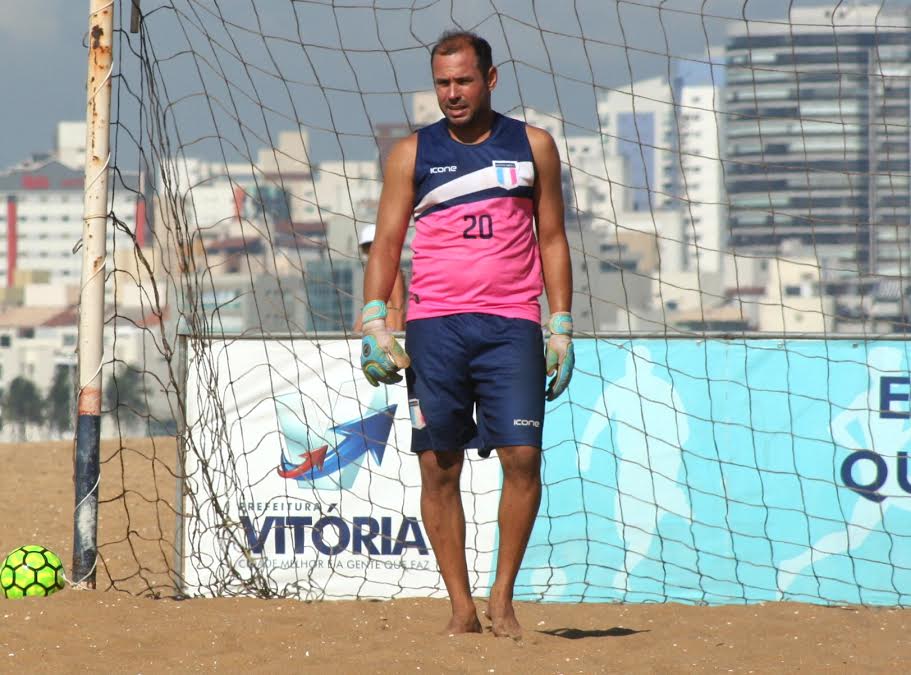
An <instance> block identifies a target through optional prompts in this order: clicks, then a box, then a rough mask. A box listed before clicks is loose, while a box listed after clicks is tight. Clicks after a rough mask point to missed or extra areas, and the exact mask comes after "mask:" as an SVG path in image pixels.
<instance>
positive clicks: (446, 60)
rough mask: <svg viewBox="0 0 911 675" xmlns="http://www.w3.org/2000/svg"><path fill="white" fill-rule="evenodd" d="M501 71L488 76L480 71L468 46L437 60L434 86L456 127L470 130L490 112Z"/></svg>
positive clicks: (444, 108) (493, 71)
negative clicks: (474, 123) (482, 116)
mask: <svg viewBox="0 0 911 675" xmlns="http://www.w3.org/2000/svg"><path fill="white" fill-rule="evenodd" d="M496 82H497V70H496V68H491V69H490V72H489V73H487V75H486V76H485V75H484V74H483V73H481V71H480V70H479V69H478V60H477V56H476V55H475V53H474V50H473V49H472V48H471V47H469V46H466V47H464V48H463V49H460V50H459V51H457V52H456V53H455V54H447V55H443V54H437V55H436V56H434V57H433V84H434V88H435V89H436V93H437V102H438V103H439V104H440V110H441V111H442V112H443V115H445V116H446V119H447V120H448V121H449V124H451V125H452V126H454V127H465V126H470V125H471V124H472V123H473V122H475V121H476V120H477V119H478V114H479V113H483V112H486V111H488V110H490V92H491V91H492V90H493V88H494V86H496Z"/></svg>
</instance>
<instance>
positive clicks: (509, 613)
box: [484, 593, 522, 640]
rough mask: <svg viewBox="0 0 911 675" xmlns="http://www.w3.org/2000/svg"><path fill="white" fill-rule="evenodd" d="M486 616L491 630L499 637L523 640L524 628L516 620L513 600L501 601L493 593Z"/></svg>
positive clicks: (485, 612)
mask: <svg viewBox="0 0 911 675" xmlns="http://www.w3.org/2000/svg"><path fill="white" fill-rule="evenodd" d="M484 615H485V616H486V617H487V618H488V619H490V623H491V627H490V630H491V631H492V632H493V634H494V635H496V636H497V637H508V638H512V639H513V640H521V639H522V626H521V625H519V620H518V619H517V618H516V612H515V610H514V609H513V606H512V601H511V600H499V599H497V598H496V597H495V596H494V595H493V593H491V596H490V601H489V602H488V603H487V609H486V610H485V611H484Z"/></svg>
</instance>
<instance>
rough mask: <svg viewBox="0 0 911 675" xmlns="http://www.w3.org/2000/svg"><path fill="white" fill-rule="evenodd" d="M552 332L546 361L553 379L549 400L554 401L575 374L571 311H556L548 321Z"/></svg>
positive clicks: (550, 385) (548, 340) (548, 342)
mask: <svg viewBox="0 0 911 675" xmlns="http://www.w3.org/2000/svg"><path fill="white" fill-rule="evenodd" d="M547 330H548V332H549V333H550V335H549V337H548V338H547V351H546V352H545V356H544V361H545V364H546V367H547V376H548V377H550V376H551V375H553V379H552V380H551V381H550V384H549V385H548V386H547V400H548V401H553V400H554V399H555V398H557V397H558V396H559V395H560V394H562V393H563V391H564V390H565V389H566V387H568V386H569V381H570V379H571V378H572V376H573V366H575V364H576V356H575V353H574V352H573V317H572V315H570V313H569V312H554V313H553V314H551V315H550V321H548V322H547Z"/></svg>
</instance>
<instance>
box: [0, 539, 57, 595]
mask: <svg viewBox="0 0 911 675" xmlns="http://www.w3.org/2000/svg"><path fill="white" fill-rule="evenodd" d="M64 585H65V580H64V576H63V563H62V562H60V558H58V557H57V555H56V554H55V553H54V552H53V551H49V550H48V549H46V548H44V546H20V547H19V548H17V549H16V550H15V551H13V552H12V553H10V554H9V555H8V556H6V560H4V561H3V567H0V592H2V593H3V595H4V596H6V597H7V598H24V597H26V596H39V597H40V596H44V595H50V594H51V593H55V592H57V591H59V590H60V589H61V588H63V587H64Z"/></svg>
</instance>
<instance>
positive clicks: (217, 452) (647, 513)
mask: <svg viewBox="0 0 911 675" xmlns="http://www.w3.org/2000/svg"><path fill="white" fill-rule="evenodd" d="M896 4H897V3H896ZM118 5H119V7H118V9H119V12H118V16H119V17H120V20H121V21H122V22H123V26H124V27H123V28H122V29H120V30H118V32H117V36H116V41H115V45H116V51H117V58H116V64H117V65H116V68H117V73H116V79H115V82H114V117H113V119H114V120H115V122H114V124H113V125H112V127H111V133H112V148H113V160H112V166H113V176H114V181H113V185H114V187H113V190H114V193H115V195H116V196H117V199H118V200H119V201H116V200H112V203H115V204H123V203H126V204H128V205H129V207H128V208H127V207H121V210H120V211H118V210H117V209H115V210H114V212H113V213H112V219H113V223H114V226H115V230H116V231H115V237H114V245H113V250H112V251H110V261H111V264H109V267H108V270H109V282H110V283H109V288H110V291H109V294H108V296H109V297H108V299H109V311H108V316H109V319H108V327H109V329H110V332H109V334H110V335H111V336H112V338H111V340H112V343H111V344H110V345H109V346H110V349H109V350H108V351H107V354H109V355H111V356H110V359H109V361H108V362H107V363H106V364H105V372H106V373H107V374H109V377H110V379H109V380H106V402H107V413H108V414H107V416H106V422H105V433H106V435H113V436H116V437H118V438H120V439H121V442H120V443H119V444H117V448H116V449H115V450H111V451H110V452H109V453H108V454H107V455H106V457H105V458H104V460H105V461H104V466H103V474H104V476H103V486H105V490H106V491H107V492H106V493H104V494H106V495H107V496H106V497H105V498H104V499H103V503H102V514H104V513H105V510H107V512H108V513H110V514H112V515H111V519H110V522H111V523H116V525H111V526H110V529H109V530H107V531H106V530H105V529H104V527H105V525H104V523H105V522H108V521H103V529H102V531H101V532H100V534H99V544H100V546H99V551H100V556H101V561H102V567H103V568H104V569H113V568H111V567H110V564H111V561H113V560H117V561H119V563H118V567H117V569H118V570H123V572H116V573H114V572H110V573H109V574H108V581H109V583H110V585H111V586H113V587H115V588H118V589H125V590H130V591H131V592H152V593H178V592H191V593H202V594H218V595H225V594H238V593H252V594H257V595H265V596H270V595H285V594H289V595H297V596H302V597H347V596H355V597H374V596H382V597H389V596H392V597H394V596H396V595H403V594H404V595H409V594H437V595H440V594H442V593H443V589H442V586H441V584H440V581H439V579H438V577H437V576H436V575H435V573H434V572H433V570H429V569H428V570H423V569H421V568H420V563H421V561H422V560H424V559H425V558H426V551H423V550H422V546H423V545H424V544H426V543H427V542H426V541H425V534H424V532H423V530H422V529H421V526H420V523H419V522H418V521H419V518H418V515H419V514H418V513H417V510H416V507H415V506H414V505H415V504H416V502H415V499H416V495H417V493H418V491H419V480H418V479H417V476H416V474H414V467H413V466H412V464H413V460H410V461H411V464H409V458H408V457H407V438H405V437H404V436H405V434H404V433H403V432H402V431H401V429H402V428H403V427H402V426H401V425H398V424H395V425H393V426H392V428H391V430H390V429H389V428H388V426H387V428H385V429H383V430H382V431H380V432H376V433H378V434H379V435H380V436H383V434H385V436H383V438H384V439H388V443H387V446H386V453H387V454H386V457H385V458H383V456H382V451H381V450H378V449H376V448H374V447H373V446H371V445H370V443H369V442H368V443H367V445H366V448H365V450H364V452H363V458H362V459H359V460H358V461H356V462H352V463H351V466H355V467H357V468H359V469H360V471H361V473H360V474H359V476H360V477H358V476H354V477H351V476H348V478H346V477H345V475H344V470H343V469H344V466H348V465H343V460H341V459H337V460H336V461H337V462H338V466H337V467H336V468H337V469H338V471H337V472H336V473H337V475H336V476H335V477H334V478H333V477H332V476H329V475H328V472H327V473H326V475H325V476H323V477H322V478H320V480H323V483H320V484H318V485H316V484H310V485H307V484H306V481H302V480H301V479H300V475H298V477H297V478H295V477H291V478H288V477H287V476H281V472H284V474H289V473H293V471H294V469H295V468H297V469H299V470H301V471H302V472H303V473H304V474H305V475H306V476H309V480H311V481H316V478H315V476H316V473H314V468H313V467H314V466H316V464H317V463H318V460H319V458H318V457H317V456H316V455H312V454H311V453H313V452H314V451H317V450H319V448H320V447H321V446H323V445H325V446H326V447H328V448H330V451H329V453H330V454H329V456H330V457H333V456H334V457H341V455H340V454H337V455H332V449H333V448H337V447H341V445H342V444H343V442H344V441H345V439H346V438H348V437H349V436H352V435H354V436H357V435H360V436H361V437H363V438H366V439H367V440H368V441H370V440H371V434H372V433H374V431H371V430H374V427H368V426H365V425H367V424H368V422H367V420H374V421H373V422H370V424H379V422H376V420H377V419H379V420H380V421H381V420H382V417H383V415H384V414H385V415H386V416H391V417H392V418H395V419H404V418H407V410H406V409H405V407H406V404H405V403H404V402H401V401H399V402H398V403H397V402H396V401H397V399H395V395H394V394H388V393H382V394H377V393H374V392H370V391H367V390H368V389H369V388H368V387H366V386H365V384H364V383H363V381H362V379H360V377H359V368H358V365H357V343H356V342H355V343H354V347H353V349H354V354H353V355H352V354H351V353H350V352H349V349H351V348H352V347H350V345H348V343H346V342H344V340H343V339H344V338H349V337H356V334H355V333H354V332H353V330H352V327H353V324H354V320H355V317H356V314H357V313H358V311H359V308H360V306H361V303H362V297H361V291H360V289H361V286H362V280H363V270H364V260H363V257H362V256H361V254H360V253H359V249H358V243H359V238H360V237H361V235H362V234H363V233H364V232H365V229H366V227H367V226H368V225H369V224H371V223H373V222H374V219H375V216H376V209H377V202H378V197H379V194H380V190H381V186H382V161H383V159H384V158H385V156H386V155H387V154H388V152H389V149H390V148H391V147H392V145H393V144H394V143H395V142H396V140H397V139H399V138H401V137H402V136H405V135H407V134H409V133H411V131H413V130H414V129H416V128H418V127H420V126H422V125H424V124H427V123H430V122H432V121H435V120H436V119H437V118H438V116H439V110H438V107H437V104H436V101H435V97H434V95H433V93H432V92H431V91H428V89H429V85H430V74H429V50H430V48H431V46H432V45H433V43H434V42H435V40H436V39H437V38H438V36H439V34H440V33H441V32H442V30H444V29H447V28H462V29H468V30H473V31H477V32H479V33H480V34H481V35H483V36H484V37H485V38H487V39H488V40H489V41H490V42H491V44H492V47H493V53H494V61H495V64H496V65H497V66H498V69H499V83H498V87H497V89H496V92H495V95H494V105H495V107H496V109H498V110H499V111H501V112H503V113H505V114H508V115H511V116H513V117H517V118H520V119H524V120H526V121H527V122H528V123H530V124H534V125H536V126H540V127H542V128H544V129H546V130H547V131H548V132H550V133H551V135H552V136H553V137H554V138H555V140H556V143H557V147H558V149H559V152H560V156H561V160H562V163H563V180H564V195H565V199H566V226H567V234H568V237H569V242H570V248H571V252H572V258H573V272H574V318H575V327H576V333H577V335H578V336H580V337H581V338H583V339H581V340H579V343H580V351H581V352H583V353H582V354H581V355H580V359H579V369H578V371H577V373H576V376H575V379H574V381H573V386H572V387H571V389H570V393H569V395H567V396H565V397H564V398H563V399H560V400H558V401H557V403H556V404H555V405H554V407H552V408H550V409H549V413H548V428H549V429H553V430H554V431H553V432H551V433H549V434H547V435H546V436H545V441H546V443H545V444H546V445H547V447H545V470H544V478H545V493H544V502H543V504H542V512H541V513H542V517H541V518H540V519H539V522H538V525H537V526H536V529H535V532H534V533H533V536H532V541H531V544H530V548H529V554H528V557H527V559H526V568H525V570H526V571H523V574H522V575H520V579H519V586H518V587H517V591H518V593H519V596H520V597H525V598H533V599H542V598H543V599H571V600H650V601H668V600H677V601H693V602H726V601H728V602H729V601H733V602H742V601H755V600H763V599H777V598H781V597H792V598H797V599H803V600H808V601H814V602H873V603H878V602H886V603H891V604H901V603H902V602H903V599H904V597H906V596H905V593H906V589H907V580H908V575H909V570H908V567H907V563H906V562H905V563H902V562H901V561H902V560H905V561H907V560H908V559H909V558H908V556H907V555H904V554H905V552H906V551H907V549H908V547H909V544H911V540H909V534H911V533H909V532H908V528H907V524H906V523H903V518H902V516H901V514H902V513H903V510H902V507H901V505H902V504H903V503H904V501H906V500H907V495H908V493H911V490H909V489H907V487H908V479H907V477H906V472H905V470H906V468H907V466H906V459H905V455H903V454H902V453H903V450H902V448H903V446H902V445H901V443H902V441H903V439H904V433H905V432H904V424H905V423H904V422H903V421H902V420H904V419H906V418H907V412H906V411H907V408H908V406H907V401H908V395H907V389H906V387H907V380H906V379H903V378H904V375H903V373H905V372H906V371H907V358H906V354H905V350H904V346H903V344H904V343H902V342H901V341H900V340H897V339H895V340H891V341H890V340H882V339H881V337H880V336H883V335H886V334H892V333H903V332H905V327H906V325H907V321H908V313H907V300H906V298H907V283H906V280H905V276H906V273H907V269H908V264H909V262H911V261H909V255H911V252H909V243H908V222H909V216H911V203H909V190H908V180H909V144H911V143H909V142H911V138H909V129H908V119H909V117H908V112H909V105H911V96H909V66H908V63H909V50H911V47H909V44H911V42H909V39H908V38H909V37H911V35H909V32H911V31H909V27H908V23H907V15H906V13H905V11H904V10H903V9H901V7H890V6H888V3H879V4H876V5H859V4H852V3H845V2H841V1H835V0H832V1H830V2H823V3H814V4H813V5H808V6H806V7H801V6H798V5H799V3H794V2H789V3H786V2H768V1H767V0H763V2H759V1H750V0H738V1H736V2H734V1H731V2H725V1H723V0H719V1H718V2H712V3H708V2H696V1H695V0H693V1H692V2H688V1H684V0H680V1H679V2H670V1H661V2H658V1H657V0H654V1H653V0H643V1H640V2H633V1H625V0H611V1H609V2H605V1H604V0H574V2H573V3H571V4H570V3H543V2H531V1H528V0H511V1H506V0H488V1H480V0H479V1H478V2H462V1H460V2H428V3H423V4H421V3H404V2H401V0H389V1H384V0H364V1H363V2H358V1H354V0H350V1H348V2H335V1H329V0H325V1H316V0H314V1H304V0H296V1H288V2H274V3H254V2H252V1H243V2H241V1H238V2H231V3H227V2H218V1H217V0H173V1H172V2H168V3H159V2H144V3H142V12H143V15H142V21H141V30H140V31H139V32H138V33H131V32H129V29H128V23H127V19H128V17H129V15H130V10H131V3H130V2H123V1H121V2H119V3H118ZM124 194H128V195H130V196H131V198H130V199H127V200H126V201H124V199H123V197H124ZM124 211H126V212H124ZM409 260H410V249H409V248H408V247H407V246H406V249H405V251H404V254H403V261H402V265H403V268H404V272H405V277H406V279H407V278H408V275H409V267H410V262H409ZM845 336H850V339H846V337H845ZM337 338H338V339H337ZM810 338H813V339H810ZM583 343H584V344H583ZM188 373H189V377H188ZM852 387H853V388H852ZM251 397H252V398H253V399H256V400H255V401H254V402H252V403H251V400H250V399H251ZM371 397H372V398H371ZM378 397H379V398H378ZM358 401H360V402H361V404H360V405H361V407H360V408H358V403H357V402H358ZM352 402H353V403H352ZM352 405H353V406H354V407H351V406H352ZM258 406H261V407H265V408H267V409H268V411H269V412H268V414H267V415H266V418H267V419H268V420H272V427H271V428H270V427H269V425H268V424H266V425H265V427H263V426H262V424H263V423H262V421H261V418H260V417H257V415H258V414H259V413H258V412H257V410H258ZM884 406H885V410H886V413H887V415H886V417H883V411H884ZM365 411H366V412H365ZM890 412H891V413H894V415H895V417H894V419H897V422H895V423H894V426H891V427H889V426H888V424H892V423H893V422H892V421H891V420H893V418H892V417H889V415H888V413H890ZM552 420H553V421H552ZM352 421H355V422H358V423H359V424H360V425H361V426H360V427H358V429H356V430H355V431H352V427H350V426H349V427H346V426H345V424H347V423H351V422H352ZM884 425H886V426H884ZM381 426H382V425H381ZM405 428H407V423H406V425H405ZM263 429H266V430H265V431H263ZM556 430H559V432H557V431H556ZM368 432H369V433H368ZM295 434H297V436H295ZM137 436H150V437H154V439H155V440H153V441H143V442H141V443H139V442H136V443H133V442H131V441H128V440H123V439H129V438H131V437H137ZM168 437H170V438H173V439H175V440H176V444H175V443H172V442H171V441H169V440H167V438H168ZM161 439H165V440H161ZM295 439H296V440H295ZM896 439H897V441H896ZM372 440H376V439H375V438H373V439H372ZM132 446H135V447H132ZM175 447H176V449H175ZM396 448H397V449H398V450H399V451H400V452H398V453H396V452H394V449H396ZM263 453H266V454H267V455H268V459H267V460H263V459H262V457H263V456H264V455H263ZM858 453H861V454H858ZM863 453H867V454H863ZM390 455H399V456H400V459H399V460H398V461H394V460H391V459H389V456H390ZM819 457H822V459H819ZM381 459H382V462H381V461H380V460H381ZM264 462H265V464H264ZM270 462H271V464H270ZM301 462H302V463H301ZM137 463H138V464H141V465H142V471H143V472H145V473H142V475H143V476H145V478H144V479H143V480H141V481H138V484H137V483H134V481H133V479H131V478H130V477H131V476H133V475H136V473H135V472H136V471H137V470H139V469H135V467H134V471H133V472H132V473H131V472H130V471H128V470H127V467H128V465H130V464H137ZM308 463H309V464H308ZM267 464H268V466H266V465H267ZM276 465H278V468H277V469H276ZM305 465H307V466H309V467H310V468H309V469H308V470H307V471H308V472H305V471H303V469H304V468H306V467H305ZM264 467H265V468H264ZM390 467H392V473H389V471H390ZM349 468H350V467H349ZM277 472H278V473H277ZM466 472H467V477H466V479H465V485H466V486H467V490H466V492H465V501H466V510H467V512H468V514H469V538H468V549H469V551H468V556H469V567H470V570H471V576H472V583H473V585H474V586H475V588H476V589H481V591H482V592H483V589H484V588H486V587H487V585H488V584H489V582H490V580H491V579H492V576H491V575H492V573H493V571H494V570H495V565H494V564H492V563H491V559H492V556H493V555H494V551H495V539H496V534H495V525H496V523H495V514H496V510H495V504H496V497H497V493H498V487H499V483H498V481H499V476H498V473H497V472H498V469H497V467H496V465H495V464H494V463H492V462H490V461H488V462H487V463H485V462H484V461H479V460H478V461H476V460H475V459H474V457H473V456H472V458H471V461H470V462H468V463H467V468H466ZM276 475H279V476H280V477H282V478H283V480H284V481H285V483H282V485H283V486H284V487H282V488H280V489H277V490H273V491H272V492H271V493H269V494H271V496H269V497H266V498H262V497H261V496H260V495H261V494H263V492H262V491H261V490H260V487H262V486H264V485H267V484H268V485H271V483H270V481H275V480H276V479H275V476H276ZM320 475H322V474H320ZM365 476H366V477H367V478H364V477H365ZM358 480H360V481H361V483H360V484H359V485H361V487H357V488H355V487H354V486H355V483H356V481H358ZM327 481H328V482H327ZM175 482H179V483H180V485H181V488H180V492H179V493H178V494H177V495H176V496H175V494H174V492H173V485H174V483H175ZM363 485H366V488H364V487H363ZM258 486H259V487H258ZM263 489H265V488H263ZM269 489H271V488H269ZM267 492H268V490H267ZM491 499H493V501H492V502H491ZM491 504H493V505H494V506H493V508H491V507H490V505H491ZM893 506H894V507H896V508H895V509H893V508H891V507H893ZM137 508H143V509H144V508H151V509H153V510H154V511H155V512H156V522H158V523H159V527H158V528H157V531H154V532H137V531H134V529H132V527H131V525H130V523H131V518H130V513H131V509H137ZM346 509H347V510H346ZM358 509H361V510H360V511H359V510H358ZM896 509H897V510H896ZM339 513H341V514H342V516H338V515H337V514H339ZM352 513H357V514H361V515H360V516H358V517H361V518H362V520H360V521H359V522H358V523H355V522H354V521H353V520H352V518H353V516H350V514H352ZM295 518H296V519H297V520H295ZM175 522H176V523H177V526H178V527H177V533H176V534H175V532H174V531H173V530H172V528H173V525H172V523H175ZM371 537H372V538H371ZM147 549H148V550H152V551H154V552H155V554H156V555H157V556H158V558H157V560H158V562H156V563H149V562H148V560H149V558H148V557H144V556H143V555H141V553H140V552H141V551H144V550H147ZM346 556H349V557H347V558H346ZM384 556H385V557H384ZM409 556H411V557H409ZM181 558H182V559H183V560H184V562H183V563H179V562H177V561H178V560H180V559H181ZM351 560H354V561H361V562H350V561H351ZM413 560H416V561H417V562H416V563H415V565H414V568H410V567H409V565H411V564H412V561H413ZM308 561H309V562H308ZM313 561H322V562H313ZM395 561H398V562H395ZM402 561H405V562H402ZM371 565H373V566H376V567H382V568H383V572H384V574H385V576H383V577H382V578H381V579H379V580H371V578H370V576H369V569H370V566H371ZM396 565H397V567H396ZM320 566H321V567H320ZM882 570H886V571H887V573H886V574H881V573H878V572H881V571H882ZM425 572H426V574H424V573H425ZM338 580H341V581H338Z"/></svg>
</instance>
